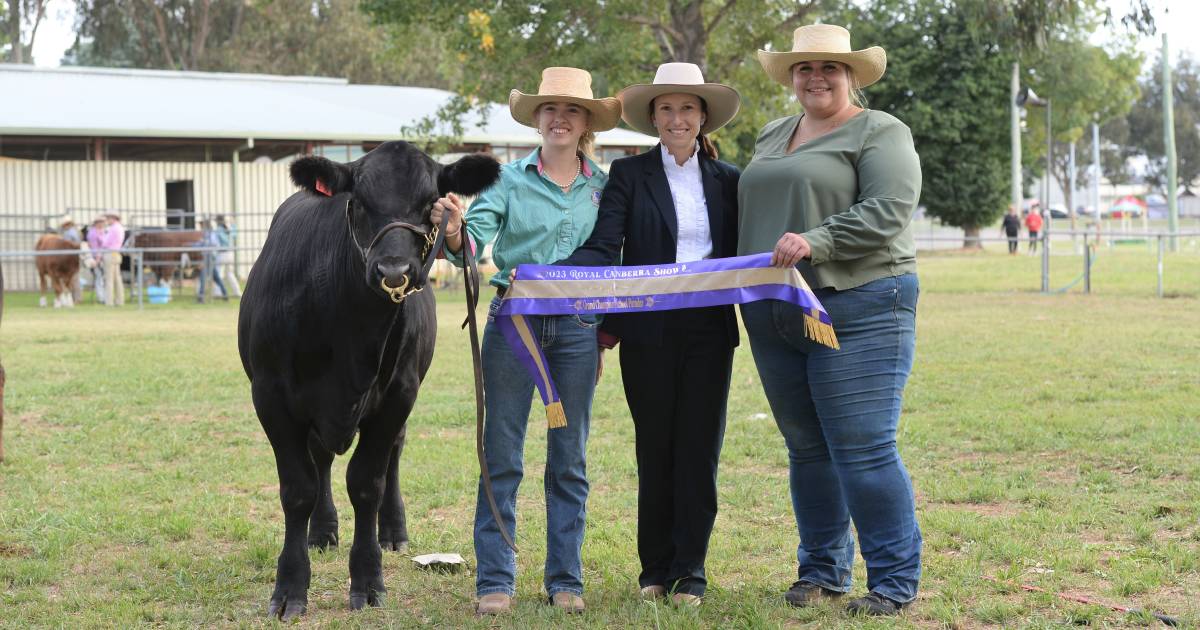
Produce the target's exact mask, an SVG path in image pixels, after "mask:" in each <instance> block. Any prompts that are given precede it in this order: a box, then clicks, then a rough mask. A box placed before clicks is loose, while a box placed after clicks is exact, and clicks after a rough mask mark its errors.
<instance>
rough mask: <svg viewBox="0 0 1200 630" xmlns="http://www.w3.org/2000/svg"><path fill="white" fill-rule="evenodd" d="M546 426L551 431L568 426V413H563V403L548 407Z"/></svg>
mask: <svg viewBox="0 0 1200 630" xmlns="http://www.w3.org/2000/svg"><path fill="white" fill-rule="evenodd" d="M546 424H547V427H548V428H550V429H561V428H563V427H565V426H567V412H566V411H563V406H562V402H561V401H560V402H552V403H550V404H549V405H546Z"/></svg>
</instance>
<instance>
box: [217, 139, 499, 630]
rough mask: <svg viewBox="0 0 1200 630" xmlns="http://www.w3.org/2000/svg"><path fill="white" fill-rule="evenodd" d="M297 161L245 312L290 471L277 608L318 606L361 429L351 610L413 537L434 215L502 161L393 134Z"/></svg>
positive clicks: (285, 475) (265, 411)
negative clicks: (410, 435) (409, 478)
mask: <svg viewBox="0 0 1200 630" xmlns="http://www.w3.org/2000/svg"><path fill="white" fill-rule="evenodd" d="M291 173H292V180H293V181H295V182H296V184H297V185H298V186H300V187H301V188H303V189H304V190H302V191H300V192H298V193H296V194H295V195H292V196H291V197H289V198H288V199H287V201H284V202H283V205H281V206H280V207H279V211H278V212H277V213H276V214H275V218H274V220H273V221H272V223H271V229H270V231H269V232H268V234H267V241H266V243H265V244H264V245H263V249H262V252H261V253H260V254H259V257H258V260H257V261H256V262H255V263H254V268H253V270H252V271H251V273H250V277H249V279H248V280H247V283H246V292H245V294H244V295H243V297H242V304H241V312H240V313H239V317H238V349H239V351H240V353H241V357H242V366H243V367H244V368H245V370H246V375H247V376H249V377H250V388H251V392H252V395H253V398H254V409H255V411H257V412H258V419H259V422H261V423H262V427H263V430H264V431H266V434H267V438H268V439H269V440H270V442H271V448H272V449H273V450H274V452H275V464H276V467H277V468H278V471H279V498H280V502H281V503H282V504H283V517H284V540H283V551H282V552H281V553H280V554H279V565H278V569H277V573H276V577H275V591H274V593H272V595H271V601H270V606H269V609H268V610H269V614H270V615H272V616H279V617H282V618H283V619H291V618H293V617H296V616H297V615H301V614H303V613H304V611H305V609H306V607H307V601H308V586H309V577H310V569H309V560H308V547H309V546H318V547H325V546H328V545H336V544H337V542H338V531H337V511H336V510H335V508H334V506H333V497H332V494H331V492H330V487H329V470H330V464H331V463H332V461H333V456H334V454H335V453H337V454H339V455H340V454H342V453H345V452H346V451H347V450H348V449H349V448H350V444H351V442H352V441H353V439H354V435H355V433H358V435H359V440H358V447H357V448H355V450H354V455H353V456H352V457H351V458H350V463H349V465H348V467H347V470H346V486H347V488H348V490H349V494H350V503H351V504H352V505H353V506H354V543H353V545H352V547H351V548H350V607H351V608H354V609H359V608H362V607H363V606H365V605H368V604H369V605H372V606H377V605H379V604H380V603H381V600H382V597H383V593H384V592H385V591H386V589H385V588H384V585H383V571H382V555H383V554H382V551H381V549H380V547H381V546H382V547H383V548H386V549H401V548H403V547H404V546H405V545H406V544H407V541H408V533H407V529H406V527H405V519H404V503H403V500H402V499H401V497H400V488H399V485H398V482H397V474H396V465H397V462H398V460H399V458H400V452H401V450H402V449H403V448H404V433H405V422H406V421H407V419H408V415H409V412H410V411H412V408H413V403H414V402H415V401H416V398H417V388H418V387H420V385H421V379H422V378H424V376H425V371H426V370H427V369H428V368H429V363H430V361H431V360H432V358H433V345H434V337H435V334H436V332H437V325H436V320H435V312H434V298H433V294H432V292H429V291H421V289H422V288H424V284H425V280H426V278H425V269H424V265H423V263H424V262H425V260H426V259H427V258H429V257H432V256H433V255H434V254H435V253H436V252H434V251H431V250H432V249H435V248H436V247H438V246H440V244H441V240H440V239H437V238H436V233H437V229H436V228H435V227H434V226H432V225H430V223H429V212H430V209H431V207H432V205H433V202H434V200H435V199H437V198H438V197H439V196H441V195H444V194H446V193H448V192H456V193H461V194H464V195H473V194H476V193H478V192H479V191H481V190H483V189H484V188H487V187H488V186H490V185H491V184H492V183H493V182H494V181H495V180H496V177H497V175H498V173H499V164H497V163H496V161H495V160H494V159H492V158H491V157H488V156H484V155H472V156H467V157H464V158H462V159H461V160H459V161H458V162H455V163H454V164H451V165H449V166H442V165H439V164H438V163H436V162H434V161H433V160H431V159H430V158H429V157H428V156H426V155H425V154H424V153H421V152H420V151H418V150H417V149H416V148H414V147H412V146H411V145H409V144H407V143H404V142H387V143H384V144H381V145H380V146H379V147H378V148H376V149H375V150H373V151H371V152H370V153H368V154H366V155H364V156H363V157H362V158H361V159H359V160H356V161H354V162H351V163H349V164H338V163H335V162H331V161H329V160H326V159H324V158H319V157H305V158H300V159H298V160H296V161H295V162H293V163H292V167H291ZM377 519H378V521H377ZM377 524H378V530H377V529H376V525H377Z"/></svg>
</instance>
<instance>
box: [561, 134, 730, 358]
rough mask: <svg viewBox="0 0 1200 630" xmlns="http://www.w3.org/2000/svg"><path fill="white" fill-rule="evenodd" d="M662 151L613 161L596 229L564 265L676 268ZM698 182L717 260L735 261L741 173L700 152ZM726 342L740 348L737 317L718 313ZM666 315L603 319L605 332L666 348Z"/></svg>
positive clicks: (674, 236)
mask: <svg viewBox="0 0 1200 630" xmlns="http://www.w3.org/2000/svg"><path fill="white" fill-rule="evenodd" d="M661 146H662V145H655V146H654V148H652V149H650V150H649V151H646V152H645V153H642V154H640V155H635V156H631V157H624V158H620V159H618V160H615V161H613V163H612V166H611V167H610V168H609V173H608V184H606V185H605V186H604V192H603V194H602V196H601V198H600V210H599V214H598V216H597V217H596V226H595V228H593V229H592V234H591V236H590V237H589V238H588V240H587V242H586V243H584V244H583V245H580V246H579V248H578V249H576V250H575V252H574V253H572V254H571V255H570V256H569V257H568V258H566V259H564V260H561V261H558V262H557V263H556V264H560V265H578V266H602V265H615V264H618V261H619V264H623V265H659V264H668V263H673V262H675V244H676V239H677V238H678V234H679V226H678V222H677V220H676V216H675V202H674V200H673V199H672V197H671V186H670V184H668V183H667V173H666V171H665V170H664V169H663V163H662V150H661V148H660V147H661ZM699 155H700V176H701V180H702V182H703V185H704V199H705V202H706V203H707V204H708V225H709V229H710V230H711V231H712V244H713V253H712V256H713V258H725V257H729V256H736V255H737V215H738V208H737V187H738V178H739V177H740V176H741V171H739V170H738V168H737V167H736V166H733V165H732V164H728V163H725V162H721V161H719V160H713V159H710V158H709V157H708V156H706V155H705V154H704V153H703V152H700V154H699ZM720 308H721V309H722V311H723V313H724V316H725V320H726V321H725V329H726V334H725V336H726V340H727V341H728V342H729V345H730V347H733V346H736V345H738V325H737V316H736V315H735V314H734V311H733V307H732V306H723V307H720ZM665 321H666V314H665V313H664V312H656V313H614V314H610V315H605V317H604V323H603V325H602V326H601V329H602V330H604V331H605V332H608V333H611V334H613V335H616V336H617V337H620V338H621V339H625V340H628V341H635V342H638V343H648V344H654V345H658V344H661V343H662V334H663V325H664V322H665Z"/></svg>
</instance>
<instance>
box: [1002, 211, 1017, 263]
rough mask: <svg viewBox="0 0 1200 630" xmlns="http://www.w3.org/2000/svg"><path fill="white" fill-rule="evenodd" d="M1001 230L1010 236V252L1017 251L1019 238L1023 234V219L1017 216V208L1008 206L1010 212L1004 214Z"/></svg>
mask: <svg viewBox="0 0 1200 630" xmlns="http://www.w3.org/2000/svg"><path fill="white" fill-rule="evenodd" d="M1000 231H1002V232H1004V235H1005V236H1007V237H1008V253H1009V254H1015V253H1017V239H1018V238H1020V236H1021V219H1020V217H1018V216H1017V209H1016V208H1014V207H1013V206H1009V207H1008V214H1006V215H1004V222H1003V223H1002V224H1001V226H1000Z"/></svg>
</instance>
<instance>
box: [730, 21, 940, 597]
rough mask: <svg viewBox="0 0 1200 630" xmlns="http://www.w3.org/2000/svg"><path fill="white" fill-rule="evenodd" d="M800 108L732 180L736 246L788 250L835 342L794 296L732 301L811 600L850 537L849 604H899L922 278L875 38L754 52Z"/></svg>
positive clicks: (798, 38) (842, 564) (806, 31)
mask: <svg viewBox="0 0 1200 630" xmlns="http://www.w3.org/2000/svg"><path fill="white" fill-rule="evenodd" d="M759 61H760V62H761V63H762V65H763V68H764V70H766V71H767V74H768V75H770V76H771V78H773V79H775V80H776V81H778V82H780V83H783V84H784V85H787V86H790V87H792V88H793V89H794V90H795V93H796V97H797V99H799V101H800V104H801V106H802V107H803V110H804V111H803V112H802V113H800V114H797V115H793V116H788V117H786V118H781V119H779V120H776V121H774V122H771V123H769V124H768V125H767V126H766V127H765V128H764V129H763V131H762V133H761V134H760V135H759V137H758V142H757V144H756V146H755V151H754V157H753V159H752V160H751V162H750V164H749V165H748V166H747V167H746V169H745V171H744V172H743V173H742V178H741V181H740V184H739V187H738V207H739V208H740V217H739V220H738V233H739V236H738V254H739V255H745V254H754V253H760V252H767V251H771V252H773V256H772V259H773V262H774V263H775V264H777V265H779V266H788V265H795V266H796V267H797V268H798V269H799V270H800V273H801V274H803V275H804V277H805V279H806V280H807V281H808V283H809V285H810V286H811V287H812V288H813V290H814V291H815V292H816V294H817V296H818V297H819V298H820V300H821V303H822V304H823V305H824V306H825V308H826V309H827V310H828V311H829V315H830V317H832V319H833V327H834V330H835V332H836V333H837V336H838V340H839V342H840V343H841V349H840V350H832V349H829V348H826V347H824V346H821V345H819V344H816V343H813V342H811V341H809V340H807V339H806V338H805V334H804V330H805V327H804V317H803V314H802V312H801V310H800V309H799V308H798V307H795V306H792V305H790V304H787V303H784V302H779V301H762V302H754V303H751V304H746V305H744V306H743V307H742V317H743V320H744V321H745V325H746V331H747V333H749V337H750V348H751V351H752V352H753V354H754V362H755V364H756V365H757V367H758V373H759V377H760V378H761V380H762V384H763V389H764V391H765V392H766V395H767V400H768V401H769V402H770V404H771V410H772V412H773V414H774V416H775V422H776V423H777V424H778V426H779V430H780V432H781V433H782V434H783V437H784V441H785V443H786V444H787V448H788V459H789V468H790V481H791V494H792V507H793V509H794V511H795V515H796V524H797V527H798V529H799V534H800V544H799V546H798V548H797V552H796V555H797V560H798V562H799V571H798V578H799V579H798V580H797V581H796V583H795V584H793V585H792V587H791V588H790V589H789V590H788V591H787V593H786V594H785V595H784V597H785V599H786V600H787V601H788V603H790V604H792V605H794V606H805V605H809V604H811V603H813V602H815V601H818V600H820V599H823V598H831V597H838V596H841V595H842V594H843V593H846V592H848V591H849V590H850V575H851V562H852V561H853V558H854V539H853V537H852V536H851V535H850V524H851V521H853V523H854V526H855V529H856V530H857V532H858V538H859V546H860V548H861V551H862V555H863V558H864V559H865V560H866V565H867V589H868V590H869V593H868V594H867V595H866V596H865V597H860V598H858V599H855V600H852V601H851V602H849V604H848V608H849V610H851V611H852V612H856V613H864V614H876V615H878V614H895V613H897V612H898V611H899V610H900V609H901V608H902V607H903V606H905V605H906V604H908V603H909V602H911V601H912V600H913V599H914V598H915V597H916V594H917V583H918V581H919V579H920V574H921V532H920V529H919V528H918V526H917V519H916V512H915V508H914V503H913V491H912V482H911V481H910V479H909V476H908V472H907V471H906V470H905V468H904V464H903V463H902V462H901V461H900V456H899V452H898V451H897V449H896V426H897V423H898V422H899V419H900V399H901V394H902V393H903V390H904V384H905V381H906V380H907V378H908V374H909V372H910V370H911V369H912V361H913V352H914V347H915V329H916V326H915V320H916V304H917V291H918V289H917V277H916V273H915V270H916V261H915V253H916V252H915V247H914V245H913V238H912V231H911V227H910V220H911V217H912V213H913V209H914V208H915V207H916V205H917V198H918V197H919V195H920V189H921V167H920V162H919V160H918V158H917V154H916V151H915V150H914V149H913V142H912V135H911V134H910V133H909V130H908V127H906V126H905V125H904V124H903V123H901V122H900V121H898V120H896V119H895V118H893V117H892V116H890V115H888V114H886V113H883V112H880V111H874V110H869V109H864V108H863V107H862V106H861V105H859V104H858V103H860V102H861V101H860V98H859V97H858V88H859V87H861V86H866V85H870V84H871V83H874V82H875V81H877V80H878V79H879V78H880V77H881V76H882V75H883V70H884V68H885V66H886V57H885V55H884V51H883V49H881V48H879V47H873V48H870V49H867V50H860V51H852V50H851V49H850V34H849V33H848V32H847V31H846V30H845V29H844V28H842V27H840V26H831V25H814V26H802V27H800V28H798V29H796V31H795V35H794V41H793V47H792V51H791V52H784V53H768V52H765V51H760V52H759Z"/></svg>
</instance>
